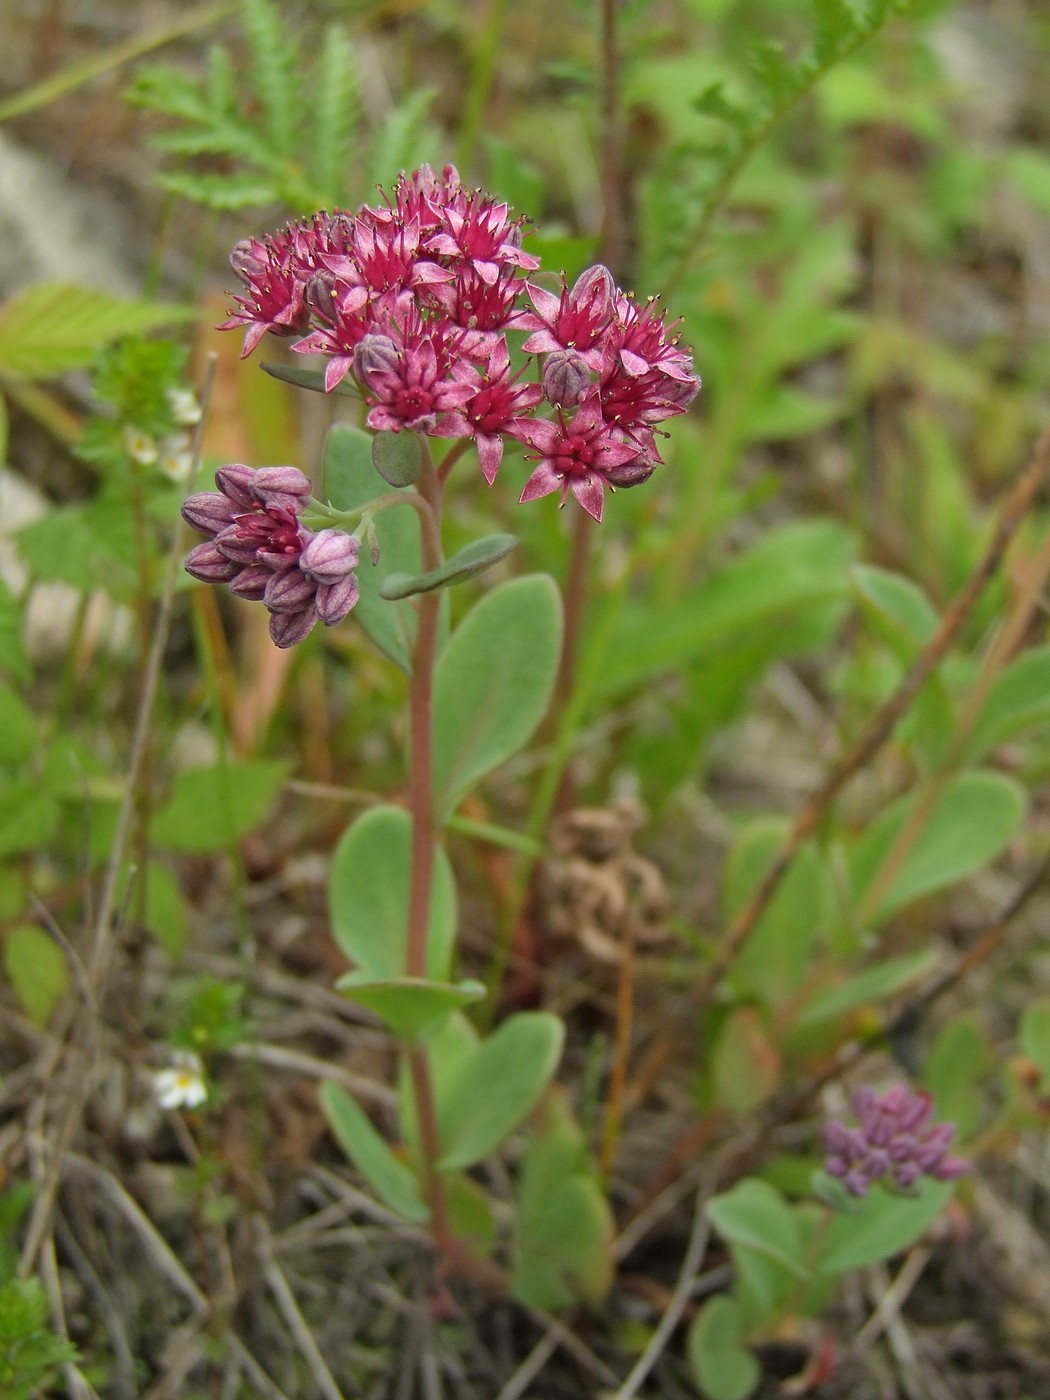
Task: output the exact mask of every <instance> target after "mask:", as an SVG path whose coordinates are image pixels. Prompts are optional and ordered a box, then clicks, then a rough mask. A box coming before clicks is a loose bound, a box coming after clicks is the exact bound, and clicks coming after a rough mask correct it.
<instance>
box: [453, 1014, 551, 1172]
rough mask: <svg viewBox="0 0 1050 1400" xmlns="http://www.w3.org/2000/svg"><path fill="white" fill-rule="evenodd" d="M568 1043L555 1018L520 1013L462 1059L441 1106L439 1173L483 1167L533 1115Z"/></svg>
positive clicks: (546, 1015)
mask: <svg viewBox="0 0 1050 1400" xmlns="http://www.w3.org/2000/svg"><path fill="white" fill-rule="evenodd" d="M564 1038H565V1032H564V1027H563V1026H562V1023H561V1021H560V1020H559V1019H558V1017H557V1016H552V1015H550V1014H548V1013H547V1012H545V1011H522V1012H519V1013H518V1014H517V1015H516V1016H511V1017H510V1018H509V1020H506V1021H504V1022H503V1024H502V1025H501V1026H499V1027H498V1028H497V1029H496V1030H495V1031H493V1033H492V1034H491V1035H490V1036H488V1037H487V1038H486V1039H485V1040H483V1041H482V1042H481V1044H480V1045H479V1046H478V1048H477V1049H476V1050H475V1051H474V1053H473V1054H471V1055H469V1056H467V1057H466V1058H465V1059H463V1061H462V1063H461V1064H460V1066H459V1069H458V1072H457V1073H456V1074H455V1075H454V1076H453V1077H452V1079H451V1082H450V1083H449V1085H448V1088H447V1091H446V1092H445V1094H444V1095H443V1096H442V1101H441V1102H440V1104H439V1110H438V1120H439V1132H440V1137H441V1145H442V1148H443V1153H442V1157H441V1160H440V1162H439V1163H438V1166H439V1167H440V1169H441V1171H443V1172H450V1171H459V1170H462V1169H463V1168H464V1167H469V1166H473V1164H474V1163H475V1162H480V1161H481V1160H482V1158H484V1157H487V1156H488V1155H489V1153H490V1152H494V1151H495V1150H496V1148H497V1147H499V1146H500V1144H501V1143H502V1142H503V1141H504V1139H505V1138H506V1137H508V1136H509V1134H510V1133H512V1132H513V1131H514V1129H515V1128H516V1127H517V1126H518V1125H519V1123H521V1122H522V1120H523V1119H524V1118H525V1117H526V1116H527V1115H528V1114H529V1113H531V1112H532V1110H533V1109H534V1108H535V1107H536V1105H537V1103H538V1102H539V1100H540V1097H541V1095H542V1094H543V1091H544V1090H545V1089H546V1087H547V1085H548V1083H549V1082H550V1079H551V1076H552V1075H553V1074H554V1071H555V1069H556V1068H557V1065H558V1059H559V1057H560V1055H561V1049H562V1043H563V1041H564Z"/></svg>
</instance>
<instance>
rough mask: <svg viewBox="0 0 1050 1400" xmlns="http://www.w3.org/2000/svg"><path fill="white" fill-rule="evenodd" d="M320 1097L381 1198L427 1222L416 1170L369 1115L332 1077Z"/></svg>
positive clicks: (410, 1216)
mask: <svg viewBox="0 0 1050 1400" xmlns="http://www.w3.org/2000/svg"><path fill="white" fill-rule="evenodd" d="M320 1099H321V1107H322V1108H323V1109H324V1113H325V1117H326V1118H327V1119H328V1126H329V1127H330V1128H331V1130H332V1132H333V1134H334V1135H335V1139H336V1141H337V1142H338V1143H339V1146H340V1147H341V1148H342V1149H343V1151H344V1152H345V1153H346V1155H347V1156H348V1157H349V1158H350V1160H351V1162H353V1164H354V1166H355V1167H356V1168H357V1169H358V1171H359V1172H360V1173H361V1175H362V1176H363V1177H364V1179H365V1180H366V1181H367V1182H368V1184H369V1186H371V1188H372V1190H373V1191H374V1192H375V1193H376V1195H377V1196H378V1197H379V1199H380V1200H381V1201H383V1203H384V1204H385V1205H388V1206H389V1207H390V1209H391V1210H394V1211H397V1213H398V1215H403V1216H404V1217H405V1219H406V1220H411V1221H412V1222H413V1223H414V1224H417V1225H423V1224H425V1223H426V1222H427V1220H429V1218H430V1211H429V1210H428V1208H427V1205H426V1203H425V1201H424V1200H423V1196H422V1193H421V1192H420V1189H419V1181H418V1180H417V1178H416V1174H415V1172H413V1171H412V1168H411V1167H409V1166H408V1165H407V1164H406V1163H404V1162H402V1161H401V1159H400V1158H399V1157H396V1156H395V1155H394V1153H393V1152H392V1151H391V1150H390V1148H389V1147H388V1146H387V1144H386V1143H385V1142H384V1141H383V1139H382V1137H380V1135H379V1133H378V1132H377V1131H376V1129H375V1128H374V1127H373V1125H372V1120H371V1119H370V1118H369V1117H368V1115H367V1114H366V1113H365V1112H364V1111H363V1110H362V1109H361V1108H359V1107H358V1105H357V1104H356V1103H354V1101H353V1099H352V1098H351V1097H350V1095H349V1094H348V1093H346V1091H345V1090H344V1089H341V1088H340V1087H339V1086H338V1085H337V1084H333V1083H332V1082H331V1081H330V1080H329V1081H327V1082H326V1083H324V1084H322V1085H321V1090H320Z"/></svg>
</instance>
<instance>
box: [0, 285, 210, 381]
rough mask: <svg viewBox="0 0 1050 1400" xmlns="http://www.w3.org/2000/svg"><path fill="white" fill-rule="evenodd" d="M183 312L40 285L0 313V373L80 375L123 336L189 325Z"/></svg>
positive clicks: (188, 313)
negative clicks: (74, 372) (183, 323)
mask: <svg viewBox="0 0 1050 1400" xmlns="http://www.w3.org/2000/svg"><path fill="white" fill-rule="evenodd" d="M198 314H199V313H198V312H197V311H196V310H193V309H191V308H188V307H183V306H164V305H162V304H160V303H157V302H149V301H126V300H124V299H123V298H122V297H115V296H110V295H109V294H108V293H107V292H94V291H91V290H90V289H89V288H87V287H78V286H76V285H75V284H73V283H66V282H44V283H41V284H40V285H39V286H36V287H30V288H28V290H27V291H24V292H20V293H19V294H18V295H17V296H15V297H12V298H11V300H10V301H8V302H6V303H5V304H4V305H3V306H2V307H0V373H3V374H8V375H11V376H13V377H14V378H16V379H49V378H54V377H55V376H56V375H60V374H65V373H66V372H67V371H68V370H72V369H84V368H86V367H87V366H88V365H90V364H91V362H92V360H93V359H94V357H95V355H96V354H97V352H98V351H99V350H100V349H101V348H102V347H103V346H104V345H109V344H111V343H112V342H113V341H114V340H120V339H121V338H122V337H124V336H130V335H141V334H142V333H143V332H144V331H150V330H156V329H157V328H158V327H159V326H170V325H173V324H175V323H177V322H179V321H189V320H193V319H194V318H195V317H196V316H197V315H198Z"/></svg>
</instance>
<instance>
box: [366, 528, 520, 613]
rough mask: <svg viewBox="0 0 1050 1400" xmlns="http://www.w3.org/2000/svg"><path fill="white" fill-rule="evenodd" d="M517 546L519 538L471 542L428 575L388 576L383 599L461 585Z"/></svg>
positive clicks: (500, 536)
mask: <svg viewBox="0 0 1050 1400" xmlns="http://www.w3.org/2000/svg"><path fill="white" fill-rule="evenodd" d="M517 543H518V537H517V535H486V536H485V537H484V538H483V539H480V540H472V541H471V543H470V544H468V545H464V547H463V548H462V549H461V550H459V551H458V553H456V554H454V555H453V556H452V558H451V559H446V560H445V562H444V563H443V564H439V565H438V567H437V568H436V569H431V570H430V571H429V573H425V574H417V575H416V577H415V578H412V577H411V576H410V575H408V574H388V575H387V578H386V582H385V583H384V584H383V586H382V587H381V588H380V590H379V591H380V595H381V596H382V597H383V598H391V599H397V598H409V597H411V596H412V594H414V593H429V592H430V591H431V590H432V589H434V588H445V587H447V586H448V585H449V584H450V583H462V582H463V580H464V579H468V578H473V577H474V576H475V575H476V574H482V573H484V572H485V570H486V569H491V568H492V566H493V564H498V563H499V561H500V560H501V559H505V558H506V557H507V555H508V554H509V553H510V552H511V550H512V549H513V548H514V546H515V545H516V544H517Z"/></svg>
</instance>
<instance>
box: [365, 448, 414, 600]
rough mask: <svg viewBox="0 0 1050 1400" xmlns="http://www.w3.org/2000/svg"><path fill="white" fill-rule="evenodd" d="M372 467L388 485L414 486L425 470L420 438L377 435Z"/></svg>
mask: <svg viewBox="0 0 1050 1400" xmlns="http://www.w3.org/2000/svg"><path fill="white" fill-rule="evenodd" d="M372 465H373V466H374V467H375V469H376V471H377V472H378V473H379V475H380V476H381V477H382V478H383V480H384V481H385V482H387V484H388V485H390V486H414V485H415V483H416V482H417V481H418V480H419V473H420V472H421V471H422V469H423V449H422V447H421V446H420V443H419V438H417V437H416V435H415V433H376V435H375V437H374V438H373V439H372ZM384 596H385V595H384Z"/></svg>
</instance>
